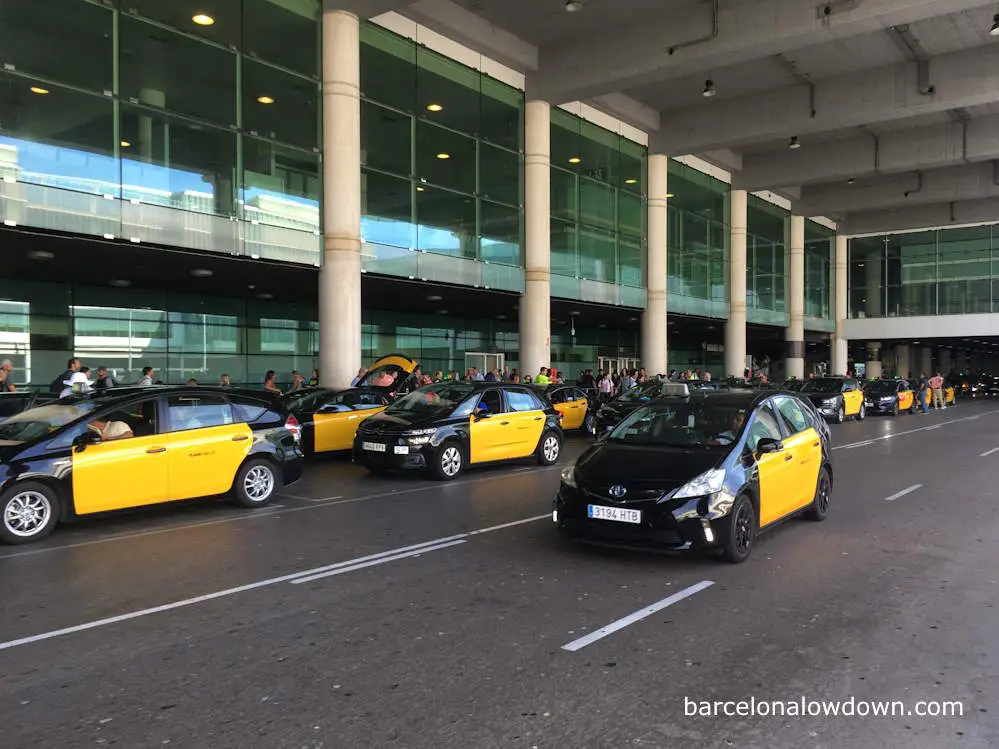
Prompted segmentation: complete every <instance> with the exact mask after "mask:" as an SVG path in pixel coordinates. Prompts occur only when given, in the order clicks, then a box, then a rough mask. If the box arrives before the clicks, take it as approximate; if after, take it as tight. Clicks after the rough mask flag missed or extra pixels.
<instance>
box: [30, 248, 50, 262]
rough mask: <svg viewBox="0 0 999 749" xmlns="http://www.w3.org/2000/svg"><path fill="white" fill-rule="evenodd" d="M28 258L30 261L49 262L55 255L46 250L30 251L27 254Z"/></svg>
mask: <svg viewBox="0 0 999 749" xmlns="http://www.w3.org/2000/svg"><path fill="white" fill-rule="evenodd" d="M28 257H30V258H31V259H32V260H51V259H52V258H54V257H55V255H53V254H52V253H51V252H49V251H48V250H32V251H31V252H29V253H28Z"/></svg>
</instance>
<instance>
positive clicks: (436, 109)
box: [427, 102, 444, 112]
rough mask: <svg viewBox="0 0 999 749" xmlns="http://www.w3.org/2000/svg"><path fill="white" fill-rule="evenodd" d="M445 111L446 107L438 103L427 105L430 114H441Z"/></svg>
mask: <svg viewBox="0 0 999 749" xmlns="http://www.w3.org/2000/svg"><path fill="white" fill-rule="evenodd" d="M443 109H444V107H443V106H442V105H440V104H437V103H436V102H435V103H433V104H427V111H428V112H440V111H442V110H443Z"/></svg>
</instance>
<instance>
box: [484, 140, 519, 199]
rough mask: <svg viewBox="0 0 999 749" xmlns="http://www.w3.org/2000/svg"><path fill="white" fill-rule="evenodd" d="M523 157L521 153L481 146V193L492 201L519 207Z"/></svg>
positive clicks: (486, 144)
mask: <svg viewBox="0 0 999 749" xmlns="http://www.w3.org/2000/svg"><path fill="white" fill-rule="evenodd" d="M522 163H523V162H522V161H521V157H520V154H519V153H515V152H513V151H506V150H504V149H502V148H496V147H495V146H491V145H489V144H488V143H480V144H479V167H480V175H479V184H480V189H479V192H480V193H481V194H482V195H484V196H485V197H487V198H489V199H491V200H499V201H501V202H503V203H509V204H510V205H517V206H519V205H520V204H521V203H522V202H523V201H522V200H521V197H520V173H521V164H522Z"/></svg>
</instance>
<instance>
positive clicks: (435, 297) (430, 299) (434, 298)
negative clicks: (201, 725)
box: [427, 294, 444, 302]
mask: <svg viewBox="0 0 999 749" xmlns="http://www.w3.org/2000/svg"><path fill="white" fill-rule="evenodd" d="M443 298H444V297H442V296H441V295H440V294H431V295H430V296H428V297H427V301H428V302H439V301H440V300H441V299H443Z"/></svg>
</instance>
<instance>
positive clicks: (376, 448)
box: [361, 442, 385, 453]
mask: <svg viewBox="0 0 999 749" xmlns="http://www.w3.org/2000/svg"><path fill="white" fill-rule="evenodd" d="M361 447H362V448H364V449H365V450H370V451H371V452H373V453H383V452H385V445H383V444H382V443H381V442H362V443H361Z"/></svg>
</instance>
